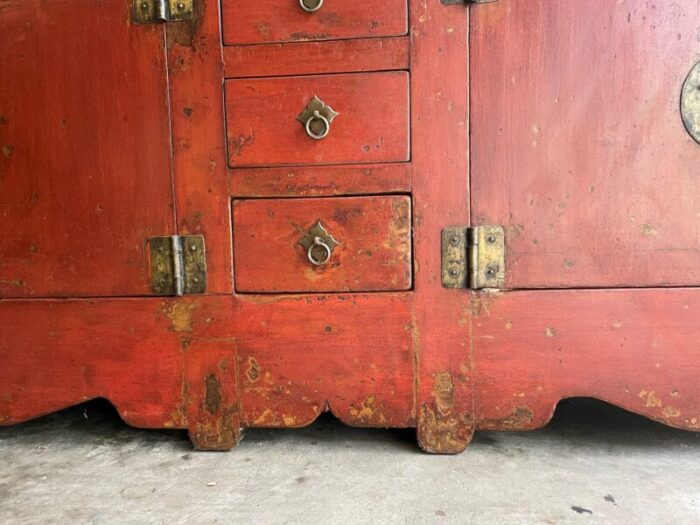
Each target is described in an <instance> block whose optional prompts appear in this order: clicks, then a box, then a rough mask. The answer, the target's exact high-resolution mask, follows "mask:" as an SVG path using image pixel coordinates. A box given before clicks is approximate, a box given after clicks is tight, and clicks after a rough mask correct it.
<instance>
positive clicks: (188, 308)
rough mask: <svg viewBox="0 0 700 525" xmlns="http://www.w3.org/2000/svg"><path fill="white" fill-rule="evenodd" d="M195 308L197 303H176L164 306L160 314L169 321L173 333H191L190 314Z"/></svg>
mask: <svg viewBox="0 0 700 525" xmlns="http://www.w3.org/2000/svg"><path fill="white" fill-rule="evenodd" d="M197 307H198V305H197V303H184V302H176V303H172V304H171V305H166V306H165V307H164V308H163V310H162V313H163V315H165V317H167V318H168V319H169V320H170V323H171V324H172V328H171V329H172V331H173V332H192V312H194V311H195V310H196V309H197Z"/></svg>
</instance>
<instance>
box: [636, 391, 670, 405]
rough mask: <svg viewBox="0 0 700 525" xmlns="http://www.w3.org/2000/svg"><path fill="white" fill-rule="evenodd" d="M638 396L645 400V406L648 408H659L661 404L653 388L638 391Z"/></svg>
mask: <svg viewBox="0 0 700 525" xmlns="http://www.w3.org/2000/svg"><path fill="white" fill-rule="evenodd" d="M639 397H640V398H642V399H644V400H645V404H644V406H645V407H648V408H652V407H655V408H661V407H662V406H664V405H663V402H662V401H661V399H659V397H657V395H656V392H655V391H654V390H642V391H641V392H639Z"/></svg>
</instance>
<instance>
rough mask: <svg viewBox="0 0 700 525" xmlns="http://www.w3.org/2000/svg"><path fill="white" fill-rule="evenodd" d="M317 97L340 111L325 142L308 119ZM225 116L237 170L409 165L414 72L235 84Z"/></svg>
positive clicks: (229, 86)
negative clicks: (410, 77) (307, 123)
mask: <svg viewBox="0 0 700 525" xmlns="http://www.w3.org/2000/svg"><path fill="white" fill-rule="evenodd" d="M314 97H317V99H318V100H320V101H322V102H323V103H325V104H326V105H327V106H329V107H330V108H332V110H333V111H334V112H337V113H338V116H337V117H335V118H334V119H332V120H330V124H329V129H328V134H327V135H326V136H325V137H324V138H322V139H320V140H315V139H314V138H312V137H310V136H309V134H308V132H307V129H306V126H305V125H304V121H303V116H302V113H303V111H304V110H305V109H306V108H307V106H308V105H309V103H310V102H312V100H314ZM226 119H227V120H226V121H227V124H226V127H227V137H228V151H229V164H230V166H231V167H243V166H279V165H304V164H344V163H372V162H401V161H407V160H409V155H410V152H409V150H410V135H409V133H410V132H409V85H408V73H406V72H405V71H392V72H383V73H359V74H343V75H311V76H299V77H275V78H264V79H260V78H257V79H241V80H230V81H228V82H226ZM299 119H301V120H299ZM319 122H320V121H315V122H314V123H313V125H316V124H318V123H319ZM312 131H313V127H312Z"/></svg>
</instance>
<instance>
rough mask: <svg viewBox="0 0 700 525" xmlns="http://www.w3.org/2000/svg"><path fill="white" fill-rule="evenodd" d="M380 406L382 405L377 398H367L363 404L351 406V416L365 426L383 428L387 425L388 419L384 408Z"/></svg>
mask: <svg viewBox="0 0 700 525" xmlns="http://www.w3.org/2000/svg"><path fill="white" fill-rule="evenodd" d="M378 405H380V404H379V403H377V399H376V398H375V396H373V395H370V396H367V399H365V400H364V401H363V402H362V403H360V404H357V405H353V406H351V408H350V415H351V416H352V417H353V418H354V419H356V420H357V421H360V422H362V423H363V424H365V425H372V426H383V425H385V424H386V417H385V416H384V412H383V410H382V409H381V408H382V407H381V406H378Z"/></svg>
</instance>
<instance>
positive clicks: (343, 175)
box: [229, 163, 411, 197]
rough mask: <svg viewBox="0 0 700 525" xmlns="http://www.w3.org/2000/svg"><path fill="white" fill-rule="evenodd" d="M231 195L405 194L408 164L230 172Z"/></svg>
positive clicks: (239, 170) (409, 188)
mask: <svg viewBox="0 0 700 525" xmlns="http://www.w3.org/2000/svg"><path fill="white" fill-rule="evenodd" d="M229 189H230V192H231V195H232V196H234V197H317V196H333V195H367V194H370V195H371V194H378V193H409V192H410V191H411V165H410V164H409V163H402V164H365V165H362V166H353V165H348V166H293V167H286V168H239V169H234V170H231V171H230V180H229Z"/></svg>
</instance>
